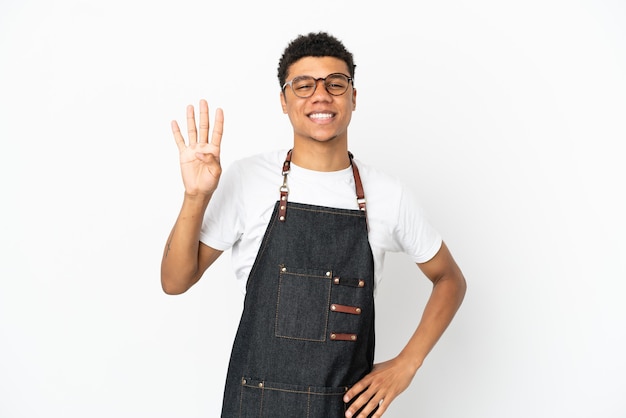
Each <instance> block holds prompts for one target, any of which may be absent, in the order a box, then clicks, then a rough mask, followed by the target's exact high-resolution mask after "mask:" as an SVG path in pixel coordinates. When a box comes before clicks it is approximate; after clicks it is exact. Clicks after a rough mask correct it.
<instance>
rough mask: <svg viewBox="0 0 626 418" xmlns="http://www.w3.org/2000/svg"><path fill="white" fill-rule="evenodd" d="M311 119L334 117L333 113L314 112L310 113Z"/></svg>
mask: <svg viewBox="0 0 626 418" xmlns="http://www.w3.org/2000/svg"><path fill="white" fill-rule="evenodd" d="M309 117H310V118H311V119H330V118H332V117H333V114H332V113H312V114H310V115H309Z"/></svg>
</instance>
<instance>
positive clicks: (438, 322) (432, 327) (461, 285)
mask: <svg viewBox="0 0 626 418" xmlns="http://www.w3.org/2000/svg"><path fill="white" fill-rule="evenodd" d="M465 290H466V284H465V279H464V278H463V276H462V274H461V273H460V272H458V273H455V274H451V275H449V276H443V277H441V278H440V279H439V280H437V281H436V282H435V283H434V286H433V290H432V293H431V295H430V298H429V299H428V302H427V304H426V307H425V308H424V312H423V314H422V318H421V320H420V323H419V325H418V327H417V329H416V330H415V333H414V334H413V336H412V337H411V338H410V340H409V342H408V343H407V345H406V346H405V347H404V349H403V350H402V352H401V353H400V355H399V356H398V357H399V358H400V359H403V360H404V361H406V363H407V365H408V367H410V368H411V369H412V371H413V372H416V371H417V370H418V369H419V368H420V367H421V365H422V363H423V362H424V359H425V358H426V356H427V355H428V353H430V351H431V350H432V349H433V347H434V346H435V344H436V343H437V341H438V340H439V339H440V338H441V336H442V335H443V333H444V331H445V330H446V328H447V327H448V325H450V323H451V322H452V319H453V318H454V316H455V314H456V312H457V311H458V309H459V307H460V306H461V303H462V302H463V298H464V296H465Z"/></svg>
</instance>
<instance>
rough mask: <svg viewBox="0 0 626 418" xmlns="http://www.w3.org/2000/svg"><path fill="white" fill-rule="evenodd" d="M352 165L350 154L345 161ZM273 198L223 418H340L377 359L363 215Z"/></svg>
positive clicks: (250, 282) (371, 273) (231, 365)
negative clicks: (348, 398)
mask: <svg viewBox="0 0 626 418" xmlns="http://www.w3.org/2000/svg"><path fill="white" fill-rule="evenodd" d="M350 159H351V160H352V155H351V154H350ZM290 162H291V151H289V153H288V154H287V159H286V161H285V164H284V166H283V176H284V183H283V186H282V187H281V189H280V200H279V201H278V202H276V205H275V207H274V212H273V214H272V217H271V220H270V222H269V224H268V227H267V230H266V231H265V235H264V237H263V241H262V243H261V247H260V249H259V252H258V254H257V257H256V260H255V262H254V265H253V267H252V270H251V272H250V276H249V278H248V282H247V285H246V286H247V288H246V296H245V299H244V308H243V313H242V316H241V320H240V323H239V328H238V330H237V335H236V337H235V341H234V344H233V349H232V353H231V358H230V363H229V367H228V375H227V378H226V386H225V390H224V400H223V406H222V415H221V416H222V418H250V417H254V418H265V417H267V418H301V417H308V418H343V417H344V413H345V411H346V408H347V405H346V404H345V403H344V402H343V395H344V394H345V392H346V391H347V390H348V388H349V387H350V386H351V385H353V384H354V383H356V382H357V381H359V380H360V379H361V378H362V377H363V376H365V375H366V374H367V373H369V372H370V371H371V369H372V365H373V361H374V298H373V290H374V262H373V257H372V251H371V248H370V245H369V241H368V238H367V219H366V213H365V199H364V198H363V195H362V194H363V193H362V185H361V181H360V177H359V174H358V169H357V168H356V166H355V164H354V162H352V167H353V172H354V175H355V183H356V186H357V187H356V188H357V196H358V203H359V207H360V208H361V210H349V209H338V208H329V207H322V206H315V205H306V204H300V203H291V202H288V201H287V196H288V187H287V174H288V173H289V166H290Z"/></svg>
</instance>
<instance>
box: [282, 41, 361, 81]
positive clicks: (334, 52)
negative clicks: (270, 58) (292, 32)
mask: <svg viewBox="0 0 626 418" xmlns="http://www.w3.org/2000/svg"><path fill="white" fill-rule="evenodd" d="M304 57H335V58H339V59H340V60H343V61H344V62H345V63H346V64H347V66H348V71H349V72H350V77H352V78H353V79H354V70H355V69H356V65H355V64H354V57H353V56H352V53H351V52H350V51H348V50H347V49H346V47H345V46H344V45H343V43H342V42H341V41H340V40H339V39H337V38H336V37H334V36H332V35H330V34H328V33H326V32H317V33H315V32H310V33H309V34H307V35H299V36H298V37H296V38H295V39H293V40H292V41H291V42H290V43H289V45H287V48H285V51H284V52H283V55H282V57H281V58H280V61H278V83H279V84H280V88H281V89H282V88H283V85H285V81H286V77H287V71H288V70H289V67H290V66H291V65H292V64H293V63H294V62H296V61H298V60H299V59H300V58H304Z"/></svg>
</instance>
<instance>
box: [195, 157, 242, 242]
mask: <svg viewBox="0 0 626 418" xmlns="http://www.w3.org/2000/svg"><path fill="white" fill-rule="evenodd" d="M241 186H242V181H241V171H240V167H239V165H238V164H237V163H234V164H232V165H231V166H230V167H229V168H228V169H226V170H224V172H223V173H222V176H221V177H220V183H219V186H218V188H217V190H215V193H213V196H212V198H211V201H210V202H209V206H208V207H207V210H206V212H205V214H204V220H203V222H202V228H201V230H200V242H202V243H204V244H206V245H208V246H209V247H211V248H215V249H216V250H220V251H226V250H228V249H230V248H231V247H232V246H233V244H234V243H235V242H236V241H237V240H238V239H239V238H240V237H241V234H242V231H243V225H242V219H243V216H242V214H241V213H240V212H241V210H242V207H243V206H242V205H241V203H240V199H241V197H240V196H241Z"/></svg>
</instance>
